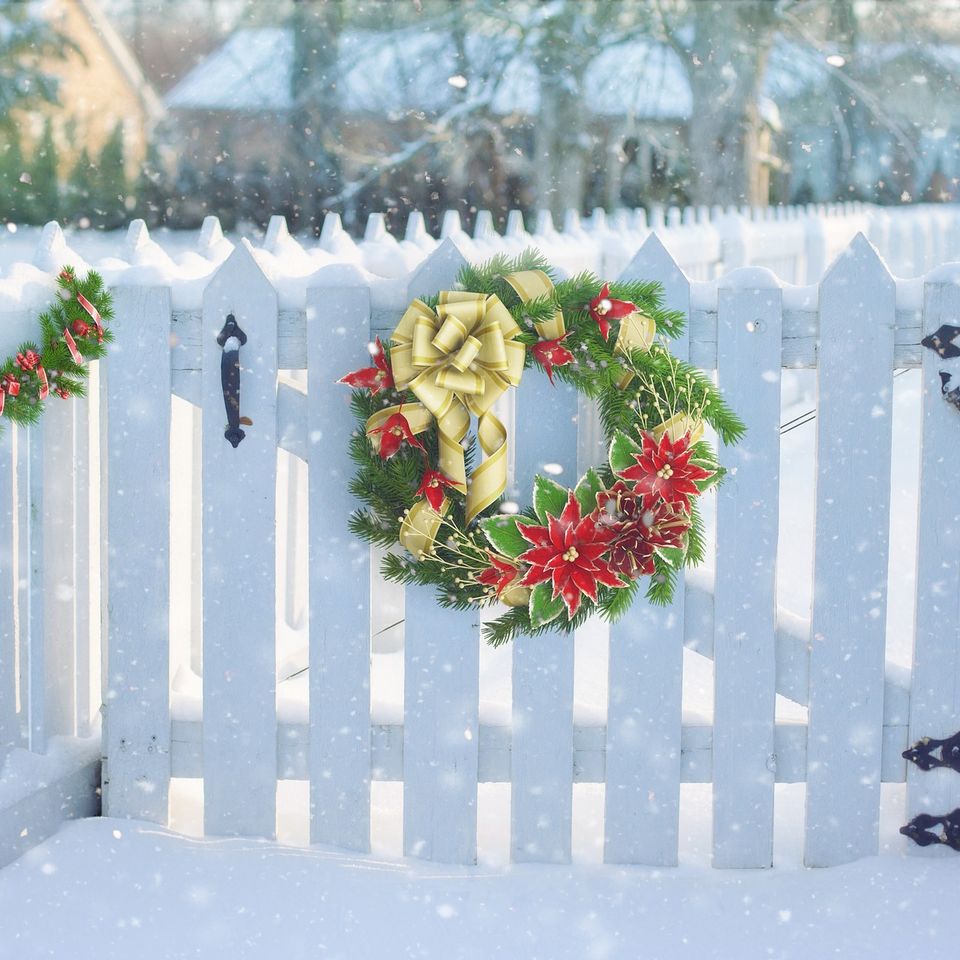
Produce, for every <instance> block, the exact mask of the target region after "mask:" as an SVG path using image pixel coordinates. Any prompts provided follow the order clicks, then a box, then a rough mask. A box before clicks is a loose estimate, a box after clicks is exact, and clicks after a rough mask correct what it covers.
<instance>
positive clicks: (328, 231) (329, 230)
mask: <svg viewBox="0 0 960 960" xmlns="http://www.w3.org/2000/svg"><path fill="white" fill-rule="evenodd" d="M343 232H344V230H343V221H342V220H341V219H340V214H339V213H328V214H327V215H326V216H325V217H324V218H323V226H322V227H321V228H320V246H325V245H326V244H327V243H328V242H330V241H331V240H333V239H334V238H335V237H338V236H339V235H340V234H342V233H343Z"/></svg>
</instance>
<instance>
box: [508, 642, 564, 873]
mask: <svg viewBox="0 0 960 960" xmlns="http://www.w3.org/2000/svg"><path fill="white" fill-rule="evenodd" d="M510 786H511V791H510V798H511V801H510V836H511V841H510V851H511V856H512V859H513V861H514V862H515V863H522V862H550V863H568V862H569V861H570V843H571V822H572V811H573V636H572V635H571V634H559V633H545V634H542V635H540V636H538V637H520V638H518V639H516V640H514V641H513V745H512V750H511V755H510Z"/></svg>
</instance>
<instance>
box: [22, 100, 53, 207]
mask: <svg viewBox="0 0 960 960" xmlns="http://www.w3.org/2000/svg"><path fill="white" fill-rule="evenodd" d="M30 176H31V178H32V180H33V182H32V183H31V184H30V192H29V211H28V217H29V220H30V222H31V223H46V222H47V221H49V220H55V219H56V218H57V217H58V216H59V215H60V185H59V176H58V173H57V145H56V142H55V141H54V138H53V122H52V121H51V120H50V118H49V117H48V118H47V122H46V123H45V124H44V126H43V136H42V137H41V138H40V142H39V143H38V144H37V146H36V149H35V150H34V152H33V160H32V162H31V164H30Z"/></svg>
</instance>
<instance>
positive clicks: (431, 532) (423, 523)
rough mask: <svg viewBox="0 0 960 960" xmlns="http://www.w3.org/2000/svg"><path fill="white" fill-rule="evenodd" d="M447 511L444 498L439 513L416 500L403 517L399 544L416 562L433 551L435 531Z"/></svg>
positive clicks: (421, 501)
mask: <svg viewBox="0 0 960 960" xmlns="http://www.w3.org/2000/svg"><path fill="white" fill-rule="evenodd" d="M449 509H450V501H449V500H447V499H446V497H444V500H443V503H442V504H440V510H439V512H438V511H436V510H434V509H433V507H431V506H430V504H429V503H427V501H426V500H418V501H417V502H416V503H415V504H414V505H413V506H412V507H411V508H410V509H409V510H408V511H407V512H406V514H405V515H404V517H403V520H402V521H401V523H400V543H401V544H403V546H404V547H406V548H407V550H409V551H410V552H411V553H412V554H413V555H414V556H415V557H416V558H417V559H418V560H420V559H421V558H422V557H423V556H424V554H428V553H430V552H431V551H432V550H433V542H434V540H436V539H437V531H438V530H439V529H440V524H441V523H442V522H443V518H444V516H445V515H446V513H447V511H448V510H449Z"/></svg>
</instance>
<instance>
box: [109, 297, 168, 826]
mask: <svg viewBox="0 0 960 960" xmlns="http://www.w3.org/2000/svg"><path fill="white" fill-rule="evenodd" d="M114 298H115V306H114V309H115V311H116V314H117V316H118V317H121V318H122V322H118V323H117V324H115V325H114V335H115V337H116V340H115V341H114V343H113V345H112V346H111V348H110V352H109V354H108V357H107V359H106V361H105V365H106V366H107V367H108V369H109V373H108V375H107V378H106V379H107V386H106V393H107V400H106V402H107V409H108V420H107V429H106V437H105V449H106V455H107V472H108V477H109V483H108V502H107V522H106V531H107V549H106V551H105V558H104V567H105V570H106V577H105V583H106V584H107V592H108V597H109V600H108V605H107V626H106V630H107V653H106V664H107V666H106V686H105V688H104V704H105V709H104V724H103V781H104V782H103V805H104V812H105V813H106V814H107V815H108V816H111V817H133V818H136V819H142V820H152V821H154V822H156V823H166V820H167V797H168V790H169V782H170V706H169V685H170V676H169V675H170V627H169V608H170V418H171V407H170V402H171V401H170V364H169V360H168V358H169V346H168V343H167V330H166V325H167V321H168V319H169V316H170V291H169V290H168V289H166V288H163V287H118V288H117V289H116V291H115V293H114Z"/></svg>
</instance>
